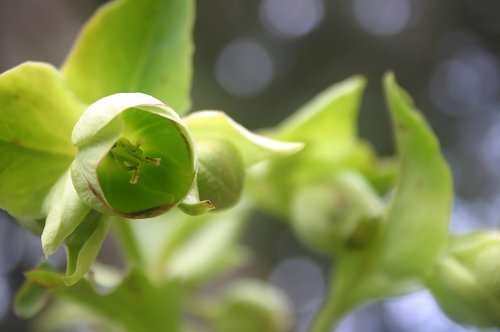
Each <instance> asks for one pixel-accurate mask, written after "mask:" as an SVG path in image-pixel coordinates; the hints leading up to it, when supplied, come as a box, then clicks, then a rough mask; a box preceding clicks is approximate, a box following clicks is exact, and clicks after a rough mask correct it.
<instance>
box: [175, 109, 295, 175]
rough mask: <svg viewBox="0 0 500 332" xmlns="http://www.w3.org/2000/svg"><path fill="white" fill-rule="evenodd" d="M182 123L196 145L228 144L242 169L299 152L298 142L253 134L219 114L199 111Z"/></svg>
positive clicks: (221, 113)
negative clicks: (237, 153)
mask: <svg viewBox="0 0 500 332" xmlns="http://www.w3.org/2000/svg"><path fill="white" fill-rule="evenodd" d="M184 120H185V121H186V124H187V126H188V128H189V130H190V132H191V133H192V135H193V137H194V140H195V141H196V142H201V141H203V140H221V141H229V142H230V143H231V144H233V145H234V146H235V147H236V148H237V149H238V150H239V151H240V153H241V155H242V157H243V163H244V164H245V166H247V167H248V166H251V165H254V164H256V163H258V162H260V161H263V160H266V159H268V158H270V157H273V156H288V155H291V154H294V153H296V152H297V151H299V150H300V149H302V147H303V144H302V143H285V142H280V141H277V140H273V139H269V138H266V137H263V136H260V135H256V134H253V133H251V132H250V131H248V130H247V129H245V128H244V127H243V126H241V125H240V124H238V123H236V122H235V121H233V120H232V119H231V118H230V117H228V116H227V115H226V114H225V113H223V112H219V111H200V112H195V113H192V114H190V115H189V116H187V117H186V118H185V119H184Z"/></svg>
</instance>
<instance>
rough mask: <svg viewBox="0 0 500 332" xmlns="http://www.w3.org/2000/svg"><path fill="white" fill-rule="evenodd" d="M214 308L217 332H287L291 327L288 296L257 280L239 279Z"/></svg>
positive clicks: (213, 318) (213, 314) (212, 308)
mask: <svg viewBox="0 0 500 332" xmlns="http://www.w3.org/2000/svg"><path fill="white" fill-rule="evenodd" d="M211 310H213V311H212V317H211V318H212V321H213V322H214V325H215V326H214V328H215V329H214V330H215V331H217V332H235V331H238V332H256V331H266V332H286V331H288V330H289V328H290V326H291V314H290V311H291V310H290V308H289V304H288V301H287V298H286V297H285V295H284V294H283V293H282V292H281V291H279V290H278V289H276V288H274V287H272V286H271V285H267V284H265V283H263V282H260V281H258V280H251V279H247V280H240V281H237V282H236V283H234V284H233V285H231V286H230V287H229V288H228V289H227V290H226V292H225V293H224V294H223V295H222V298H221V299H220V302H218V303H216V304H215V306H214V305H213V303H212V305H211Z"/></svg>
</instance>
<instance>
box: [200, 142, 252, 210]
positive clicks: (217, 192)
mask: <svg viewBox="0 0 500 332" xmlns="http://www.w3.org/2000/svg"><path fill="white" fill-rule="evenodd" d="M196 148H197V152H198V175H197V180H196V183H197V185H198V193H199V196H200V200H208V201H210V203H212V204H213V205H214V206H215V208H216V209H217V210H221V209H226V208H229V207H231V206H233V205H235V204H236V203H238V201H239V200H240V197H241V192H242V191H243V182H244V178H245V166H244V165H243V159H242V157H241V155H240V152H239V151H238V150H237V149H236V147H234V146H233V145H232V144H231V143H229V142H228V141H223V140H202V141H200V142H197V144H196Z"/></svg>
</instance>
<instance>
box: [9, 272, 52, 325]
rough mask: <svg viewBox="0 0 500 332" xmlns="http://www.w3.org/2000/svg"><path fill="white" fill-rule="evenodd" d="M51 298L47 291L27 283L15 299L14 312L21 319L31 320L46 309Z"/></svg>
mask: <svg viewBox="0 0 500 332" xmlns="http://www.w3.org/2000/svg"><path fill="white" fill-rule="evenodd" d="M50 298H51V295H50V293H49V292H48V291H47V289H45V288H43V287H41V286H39V285H36V284H34V283H32V282H29V281H25V282H24V283H23V285H22V286H21V288H20V289H19V290H18V292H17V294H16V297H15V299H14V312H15V313H16V315H17V316H19V317H21V318H25V319H27V318H31V317H33V316H35V315H36V314H38V313H39V312H40V311H41V310H42V309H43V308H45V306H46V305H47V304H48V302H49V300H50Z"/></svg>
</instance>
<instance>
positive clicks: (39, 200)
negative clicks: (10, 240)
mask: <svg viewBox="0 0 500 332" xmlns="http://www.w3.org/2000/svg"><path fill="white" fill-rule="evenodd" d="M0 91H1V93H0V112H1V113H0V115H1V116H0V165H1V168H0V182H1V183H2V185H1V186H0V206H1V207H2V208H3V209H5V210H7V211H8V212H9V213H10V214H12V215H13V216H16V217H18V218H41V217H43V216H44V214H43V212H42V210H43V202H44V200H45V197H46V196H47V194H48V192H49V191H50V188H51V187H52V185H53V184H54V183H55V182H56V181H57V180H58V179H59V178H60V177H61V176H62V175H63V174H64V172H65V171H66V170H67V169H68V167H69V165H70V163H71V161H72V159H73V158H74V155H75V152H76V150H75V148H74V147H73V146H72V145H71V130H72V129H73V126H74V125H75V123H76V121H77V119H78V117H79V115H80V114H81V112H82V111H83V109H84V107H85V106H84V105H83V104H82V103H81V102H80V101H78V99H76V98H75V97H74V96H73V94H72V93H71V91H70V90H69V89H68V88H67V86H66V83H65V82H64V79H63V78H62V77H61V75H60V74H59V73H58V72H57V70H56V69H55V68H53V67H52V66H50V65H47V64H42V63H31V62H29V63H24V64H22V65H19V66H17V67H15V68H13V69H11V70H9V71H7V72H5V73H3V74H1V75H0ZM56 126H57V130H54V128H55V127H56Z"/></svg>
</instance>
